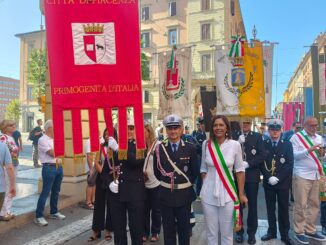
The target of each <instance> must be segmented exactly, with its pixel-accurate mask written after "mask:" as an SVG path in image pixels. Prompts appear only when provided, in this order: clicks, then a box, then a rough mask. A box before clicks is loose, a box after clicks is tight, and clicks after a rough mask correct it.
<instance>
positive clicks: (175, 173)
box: [154, 114, 199, 245]
mask: <svg viewBox="0 0 326 245" xmlns="http://www.w3.org/2000/svg"><path fill="white" fill-rule="evenodd" d="M163 125H164V126H165V128H166V133H167V136H168V138H167V140H164V141H163V142H162V143H161V144H160V145H159V146H157V147H156V149H155V155H154V173H155V176H156V178H157V179H158V180H159V181H161V185H160V189H159V196H160V204H161V213H162V223H163V231H164V232H163V233H164V244H165V245H176V244H177V241H176V240H177V239H176V228H177V232H178V241H179V243H178V244H179V245H189V244H190V232H189V231H190V228H191V226H190V214H191V203H192V202H193V201H194V200H196V193H195V190H194V188H193V183H194V181H195V179H196V177H197V176H198V172H199V167H198V165H197V154H196V149H195V146H194V145H192V144H191V143H188V142H184V141H183V140H182V139H181V135H182V133H183V121H182V119H181V117H180V116H178V115H175V114H172V115H169V116H167V117H165V118H164V121H163Z"/></svg>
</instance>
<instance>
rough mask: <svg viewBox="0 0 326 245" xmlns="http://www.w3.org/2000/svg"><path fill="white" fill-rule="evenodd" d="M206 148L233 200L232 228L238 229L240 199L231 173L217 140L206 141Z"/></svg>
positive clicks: (240, 221) (240, 223) (240, 220)
mask: <svg viewBox="0 0 326 245" xmlns="http://www.w3.org/2000/svg"><path fill="white" fill-rule="evenodd" d="M208 150H209V153H210V154H211V157H212V160H213V163H214V165H215V168H216V170H217V173H218V175H219V177H220V179H221V181H222V183H223V185H224V187H225V189H226V191H227V192H228V193H229V195H230V197H231V199H232V201H233V202H234V213H233V219H234V222H233V229H234V230H235V231H237V230H240V229H241V227H242V219H241V215H240V201H239V198H238V195H237V189H236V188H235V183H234V180H233V178H232V175H231V173H230V171H229V169H228V167H227V165H226V163H225V160H224V157H223V155H222V152H221V150H220V148H219V146H218V144H217V142H212V141H211V140H210V141H209V142H208Z"/></svg>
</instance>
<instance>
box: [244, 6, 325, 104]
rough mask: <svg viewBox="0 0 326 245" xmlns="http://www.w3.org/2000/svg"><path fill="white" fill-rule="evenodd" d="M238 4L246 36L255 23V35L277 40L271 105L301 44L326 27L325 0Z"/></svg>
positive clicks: (278, 97) (293, 66)
mask: <svg viewBox="0 0 326 245" xmlns="http://www.w3.org/2000/svg"><path fill="white" fill-rule="evenodd" d="M240 4H241V10H242V16H243V19H244V23H245V28H246V32H247V36H248V37H250V38H251V37H252V28H253V26H254V25H256V28H257V31H258V33H257V38H258V39H260V40H262V41H263V40H269V41H273V42H278V43H279V45H278V47H277V48H276V50H275V51H274V67H273V68H274V71H273V73H274V76H273V98H272V108H273V109H274V105H275V102H276V100H277V102H280V101H282V99H283V92H284V90H285V89H286V87H287V84H288V81H289V80H290V78H291V76H292V75H293V73H294V71H295V69H296V67H297V66H298V64H299V62H300V60H301V58H302V57H303V56H304V54H305V52H307V51H308V50H309V48H305V47H304V46H307V45H311V44H312V43H313V41H314V40H315V38H316V37H317V35H318V34H319V33H320V32H323V31H325V30H326V18H325V10H326V1H325V0H312V1H303V0H240ZM276 68H278V69H276ZM277 74H278V76H277ZM276 81H277V86H276ZM276 87H277V91H276Z"/></svg>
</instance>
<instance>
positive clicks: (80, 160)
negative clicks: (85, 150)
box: [73, 154, 85, 164]
mask: <svg viewBox="0 0 326 245" xmlns="http://www.w3.org/2000/svg"><path fill="white" fill-rule="evenodd" d="M84 158H85V155H84V154H74V157H73V159H74V164H81V163H83V162H84Z"/></svg>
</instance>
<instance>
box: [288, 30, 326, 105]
mask: <svg viewBox="0 0 326 245" xmlns="http://www.w3.org/2000/svg"><path fill="white" fill-rule="evenodd" d="M313 45H315V46H317V47H318V63H325V60H324V58H323V57H324V56H325V50H324V47H325V45H326V33H321V34H320V35H319V36H318V37H317V38H316V40H315V41H314V43H313ZM305 87H313V71H312V57H311V50H309V51H308V52H307V53H305V55H304V56H303V57H302V59H301V60H300V62H299V64H298V66H297V68H296V70H295V71H294V74H293V76H292V77H291V78H290V81H289V83H288V86H287V89H286V90H285V92H284V94H283V101H284V102H304V96H303V88H305Z"/></svg>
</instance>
